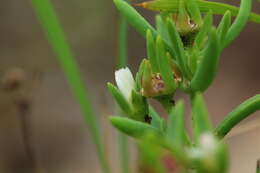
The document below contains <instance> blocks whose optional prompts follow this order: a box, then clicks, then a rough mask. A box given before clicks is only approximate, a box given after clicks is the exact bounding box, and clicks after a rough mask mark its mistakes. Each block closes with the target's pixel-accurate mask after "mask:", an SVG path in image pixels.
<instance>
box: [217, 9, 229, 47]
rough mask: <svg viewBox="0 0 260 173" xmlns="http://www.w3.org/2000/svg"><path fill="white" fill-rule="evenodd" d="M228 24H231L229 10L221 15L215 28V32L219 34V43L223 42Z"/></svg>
mask: <svg viewBox="0 0 260 173" xmlns="http://www.w3.org/2000/svg"><path fill="white" fill-rule="evenodd" d="M230 26H231V13H230V11H227V12H226V13H225V15H224V16H223V18H222V20H221V22H220V23H219V25H218V28H217V34H218V36H219V40H220V42H221V45H224V44H225V40H226V34H227V32H228V29H229V28H230Z"/></svg>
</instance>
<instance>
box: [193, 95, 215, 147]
mask: <svg viewBox="0 0 260 173" xmlns="http://www.w3.org/2000/svg"><path fill="white" fill-rule="evenodd" d="M192 125H193V133H194V137H195V141H196V142H198V140H199V138H200V136H201V135H202V134H204V133H207V132H209V131H211V130H212V125H211V122H210V120H209V116H208V110H207V107H206V105H205V103H204V100H203V97H202V95H201V94H199V93H197V94H195V95H194V96H193V98H192Z"/></svg>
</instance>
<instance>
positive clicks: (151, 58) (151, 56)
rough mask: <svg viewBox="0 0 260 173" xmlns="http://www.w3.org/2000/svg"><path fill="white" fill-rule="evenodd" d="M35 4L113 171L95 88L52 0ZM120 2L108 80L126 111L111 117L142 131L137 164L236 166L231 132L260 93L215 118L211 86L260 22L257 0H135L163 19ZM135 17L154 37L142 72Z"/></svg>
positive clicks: (155, 167) (181, 172) (152, 167)
mask: <svg viewBox="0 0 260 173" xmlns="http://www.w3.org/2000/svg"><path fill="white" fill-rule="evenodd" d="M32 4H33V7H34V9H35V11H36V14H37V16H38V18H39V21H40V22H41V24H42V26H43V28H44V30H45V31H46V33H47V36H48V39H49V42H50V44H51V45H52V46H53V49H54V51H55V52H56V54H57V57H58V60H59V61H60V63H61V66H62V68H63V70H64V72H65V75H66V77H67V79H68V82H69V84H70V85H71V87H72V90H73V92H74V94H75V96H76V98H77V99H78V101H79V103H80V106H81V109H82V112H83V113H84V115H85V118H86V122H87V124H88V126H89V130H90V132H91V134H92V138H93V141H94V143H95V144H96V147H97V153H98V156H99V160H100V166H101V168H102V170H103V172H106V173H108V172H112V171H111V170H110V168H109V164H108V162H107V159H106V157H105V152H104V147H103V144H102V140H101V134H100V133H101V132H100V129H99V127H98V122H97V120H96V117H95V115H94V114H93V111H92V107H91V104H90V101H89V99H88V93H87V91H86V89H85V88H84V85H83V82H82V80H81V77H80V76H81V74H80V72H79V70H78V67H77V64H76V62H75V59H74V58H73V54H72V53H71V50H70V48H69V46H68V44H67V42H66V40H65V37H64V34H63V32H62V29H61V27H60V25H59V23H58V20H57V18H56V16H55V13H54V10H53V8H52V6H51V4H50V2H49V1H48V0H32ZM114 4H115V6H116V8H117V9H118V11H119V12H120V25H119V28H120V30H119V45H118V47H119V58H118V65H117V67H118V70H117V71H116V72H115V84H112V83H108V89H109V91H110V92H111V94H112V96H113V97H114V99H115V101H116V103H117V106H118V109H120V110H119V111H117V113H118V114H120V115H123V116H111V117H110V118H109V120H110V121H111V123H112V125H113V126H114V127H115V128H117V129H118V130H119V131H120V132H122V133H123V134H125V135H127V136H129V137H133V138H135V139H136V141H137V148H138V151H139V155H138V164H137V167H138V169H137V170H138V171H137V172H142V173H225V172H226V173H227V172H229V169H228V168H229V158H228V150H227V147H226V145H225V139H224V137H225V136H226V135H227V134H228V133H229V132H230V130H231V129H232V128H233V127H234V126H235V125H237V124H238V123H239V122H240V121H242V120H243V119H245V118H247V117H248V116H249V115H251V114H252V113H254V112H256V111H257V110H259V109H260V95H259V93H256V95H255V96H253V97H251V98H249V99H248V100H246V101H244V102H243V103H242V104H240V105H238V106H237V107H236V108H235V109H234V110H232V111H231V112H230V113H229V114H228V115H227V116H226V117H225V118H224V120H223V121H221V122H220V123H219V124H218V125H217V126H213V125H212V123H211V121H210V118H209V114H208V111H207V106H206V104H205V101H204V99H203V93H204V92H205V91H206V90H207V88H208V87H209V86H210V85H211V84H212V82H213V80H214V78H215V76H216V74H217V70H218V64H219V59H220V57H221V53H222V52H223V50H224V49H226V48H227V47H228V46H229V45H230V44H232V42H233V41H234V40H235V39H236V37H237V36H239V35H240V32H241V31H242V30H243V28H244V27H245V26H246V24H247V22H255V23H260V16H259V15H258V14H255V13H252V12H251V8H252V4H253V0H241V3H240V7H239V8H238V7H235V6H232V5H229V4H225V3H220V2H213V1H207V0H153V1H148V2H140V3H136V4H134V5H135V6H140V7H143V8H145V9H147V10H153V11H154V12H155V13H156V17H155V21H156V22H155V23H156V27H153V26H152V25H151V24H149V22H148V21H147V20H146V19H145V18H144V17H142V16H141V14H139V13H138V12H137V11H136V9H135V8H134V7H133V6H132V5H131V2H128V1H124V0H114ZM214 15H221V16H222V19H221V20H220V22H219V23H218V24H217V25H214V22H213V20H214ZM232 17H233V18H234V20H232ZM127 23H129V24H130V25H131V26H132V27H134V28H135V29H136V31H137V32H139V33H140V35H141V36H142V37H143V38H144V39H145V40H146V50H147V54H146V55H147V56H146V58H145V59H142V60H141V63H140V66H139V70H138V72H137V73H136V74H135V75H134V74H132V72H131V70H130V69H129V68H128V67H126V57H127V56H126V54H127V49H126V47H127V44H126V42H127V39H126V34H127ZM177 90H181V91H182V92H184V93H185V94H187V95H188V96H189V98H190V102H191V109H192V133H188V131H187V128H186V127H185V121H186V119H185V115H184V109H185V108H184V101H183V100H175V96H174V95H175V92H176V91H177ZM150 99H154V100H156V101H158V102H159V103H160V104H161V105H162V107H163V108H164V109H165V111H166V112H167V113H168V117H167V118H164V117H162V116H160V115H159V113H158V112H156V110H155V109H154V108H153V106H152V105H150V104H149V102H148V100H150ZM186 105H188V104H186ZM120 141H121V142H120V151H121V156H122V157H121V162H120V163H121V164H122V165H121V168H122V169H121V172H123V173H127V172H131V170H130V168H129V166H128V163H127V162H128V155H127V145H126V144H127V141H126V137H125V136H122V135H121V137H120ZM123 149H125V150H123Z"/></svg>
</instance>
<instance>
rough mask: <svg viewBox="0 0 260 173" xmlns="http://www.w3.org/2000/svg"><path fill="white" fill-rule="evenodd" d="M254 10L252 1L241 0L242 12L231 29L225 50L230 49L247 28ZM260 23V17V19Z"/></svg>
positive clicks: (240, 11) (227, 36)
mask: <svg viewBox="0 0 260 173" xmlns="http://www.w3.org/2000/svg"><path fill="white" fill-rule="evenodd" d="M251 8H252V0H241V5H240V10H239V13H238V15H237V18H236V19H235V21H234V22H233V24H232V25H231V27H230V28H229V30H228V32H227V35H226V40H225V44H224V46H223V47H224V48H225V47H228V46H229V45H230V44H231V43H232V42H233V40H235V38H236V37H238V36H239V34H240V33H241V31H242V30H243V28H244V27H245V25H246V23H247V21H248V19H249V18H250V12H251ZM259 23H260V17H259Z"/></svg>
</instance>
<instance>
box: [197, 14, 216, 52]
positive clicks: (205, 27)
mask: <svg viewBox="0 0 260 173" xmlns="http://www.w3.org/2000/svg"><path fill="white" fill-rule="evenodd" d="M212 24H213V16H212V12H211V11H210V12H209V13H208V14H207V15H206V17H205V18H204V21H203V24H202V27H201V29H200V32H199V33H198V35H197V37H196V39H195V44H196V45H197V47H198V48H199V49H201V48H203V46H204V43H205V41H206V39H207V35H208V32H209V31H210V29H211V27H212Z"/></svg>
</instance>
